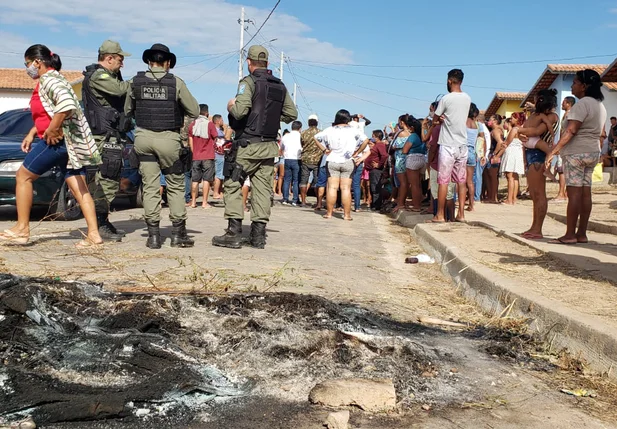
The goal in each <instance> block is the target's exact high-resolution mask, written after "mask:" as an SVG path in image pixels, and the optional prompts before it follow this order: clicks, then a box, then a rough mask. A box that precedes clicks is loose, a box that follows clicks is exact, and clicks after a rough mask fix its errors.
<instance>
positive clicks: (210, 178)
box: [191, 159, 216, 183]
mask: <svg viewBox="0 0 617 429" xmlns="http://www.w3.org/2000/svg"><path fill="white" fill-rule="evenodd" d="M215 175H216V167H215V164H214V160H213V159H206V160H204V161H193V168H192V169H191V180H192V181H193V183H199V182H202V181H203V182H214V176H215Z"/></svg>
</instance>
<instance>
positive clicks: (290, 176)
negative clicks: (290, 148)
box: [283, 159, 300, 203]
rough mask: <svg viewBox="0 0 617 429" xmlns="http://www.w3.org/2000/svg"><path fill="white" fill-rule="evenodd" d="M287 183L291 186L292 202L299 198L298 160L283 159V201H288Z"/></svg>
mask: <svg viewBox="0 0 617 429" xmlns="http://www.w3.org/2000/svg"><path fill="white" fill-rule="evenodd" d="M289 185H291V186H293V193H294V200H293V202H294V203H297V202H298V201H299V200H300V161H298V160H297V159H286V160H285V177H284V178H283V201H287V202H289Z"/></svg>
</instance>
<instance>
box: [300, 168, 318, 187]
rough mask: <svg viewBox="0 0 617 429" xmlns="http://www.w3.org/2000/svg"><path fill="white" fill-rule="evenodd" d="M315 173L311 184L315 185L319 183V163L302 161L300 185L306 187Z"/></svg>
mask: <svg viewBox="0 0 617 429" xmlns="http://www.w3.org/2000/svg"><path fill="white" fill-rule="evenodd" d="M311 173H313V181H312V182H311V184H312V185H313V186H315V185H316V184H317V178H318V177H319V165H315V164H305V163H302V165H301V166H300V187H306V185H307V184H308V182H309V179H310V177H311Z"/></svg>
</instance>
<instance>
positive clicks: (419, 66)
mask: <svg viewBox="0 0 617 429" xmlns="http://www.w3.org/2000/svg"><path fill="white" fill-rule="evenodd" d="M606 57H613V58H615V57H617V54H606V55H585V56H580V57H568V58H548V59H539V60H522V61H501V62H495V63H469V64H441V65H434V64H415V65H388V64H349V63H329V62H321V61H308V60H307V61H302V60H296V59H294V61H296V62H297V63H310V64H323V65H330V66H341V67H375V68H447V67H451V68H452V67H490V66H506V65H517V64H537V63H552V62H555V61H574V60H587V59H591V58H606Z"/></svg>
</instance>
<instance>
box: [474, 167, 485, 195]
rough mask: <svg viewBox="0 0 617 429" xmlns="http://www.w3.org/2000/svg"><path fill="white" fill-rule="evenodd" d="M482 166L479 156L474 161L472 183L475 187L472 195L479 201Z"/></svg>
mask: <svg viewBox="0 0 617 429" xmlns="http://www.w3.org/2000/svg"><path fill="white" fill-rule="evenodd" d="M484 167H486V165H484ZM484 167H483V166H481V165H480V158H478V159H477V161H476V171H475V172H474V175H473V185H474V186H475V189H476V192H475V195H474V200H475V201H480V196H481V195H482V173H483V172H484Z"/></svg>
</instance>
